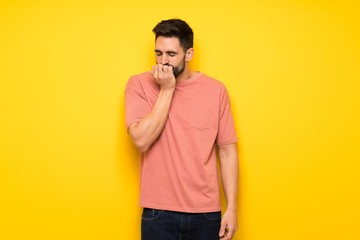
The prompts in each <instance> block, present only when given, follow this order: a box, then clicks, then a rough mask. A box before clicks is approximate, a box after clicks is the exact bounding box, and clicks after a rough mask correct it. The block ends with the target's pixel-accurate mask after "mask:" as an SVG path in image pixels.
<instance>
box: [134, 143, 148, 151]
mask: <svg viewBox="0 0 360 240" xmlns="http://www.w3.org/2000/svg"><path fill="white" fill-rule="evenodd" d="M135 146H136V148H137V149H138V150H139V152H141V153H143V152H146V151H147V150H149V148H150V145H149V144H148V143H146V142H145V141H140V140H138V141H135Z"/></svg>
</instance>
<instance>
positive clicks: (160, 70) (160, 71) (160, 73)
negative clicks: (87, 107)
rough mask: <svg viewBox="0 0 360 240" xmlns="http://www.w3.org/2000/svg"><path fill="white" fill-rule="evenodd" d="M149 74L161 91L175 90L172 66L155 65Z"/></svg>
mask: <svg viewBox="0 0 360 240" xmlns="http://www.w3.org/2000/svg"><path fill="white" fill-rule="evenodd" d="M151 73H152V75H153V76H154V78H155V79H156V82H157V83H158V84H159V85H160V87H161V88H162V89H164V90H168V89H174V88H175V85H176V79H175V76H174V74H173V66H171V65H163V64H157V65H155V66H154V67H153V68H152V71H151Z"/></svg>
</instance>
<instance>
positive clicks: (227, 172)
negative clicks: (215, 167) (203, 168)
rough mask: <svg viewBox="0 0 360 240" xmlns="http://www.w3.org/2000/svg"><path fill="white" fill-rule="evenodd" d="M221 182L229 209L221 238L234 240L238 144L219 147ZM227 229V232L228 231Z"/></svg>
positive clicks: (221, 229)
mask: <svg viewBox="0 0 360 240" xmlns="http://www.w3.org/2000/svg"><path fill="white" fill-rule="evenodd" d="M219 158H220V166H221V170H220V173H221V180H222V184H223V188H224V193H225V197H226V201H227V209H226V211H225V213H224V216H223V218H222V220H221V228H220V232H219V236H220V238H221V239H224V240H225V239H226V240H227V239H232V237H233V236H234V234H235V232H236V230H237V227H238V226H237V192H238V153H237V148H236V143H231V144H227V145H222V146H219ZM226 229H227V230H226Z"/></svg>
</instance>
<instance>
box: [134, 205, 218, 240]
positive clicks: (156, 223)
mask: <svg viewBox="0 0 360 240" xmlns="http://www.w3.org/2000/svg"><path fill="white" fill-rule="evenodd" d="M220 223H221V212H210V213H183V212H173V211H163V210H156V209H150V208H144V210H143V214H142V221H141V239H142V240H219V230H220Z"/></svg>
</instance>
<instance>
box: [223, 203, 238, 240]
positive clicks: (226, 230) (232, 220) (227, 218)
mask: <svg viewBox="0 0 360 240" xmlns="http://www.w3.org/2000/svg"><path fill="white" fill-rule="evenodd" d="M237 228H238V225H237V215H236V211H230V210H227V211H226V212H225V214H224V216H223V217H222V219H221V227H220V232H219V236H220V239H221V240H230V239H232V238H233V237H234V234H235V232H236V230H237Z"/></svg>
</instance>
